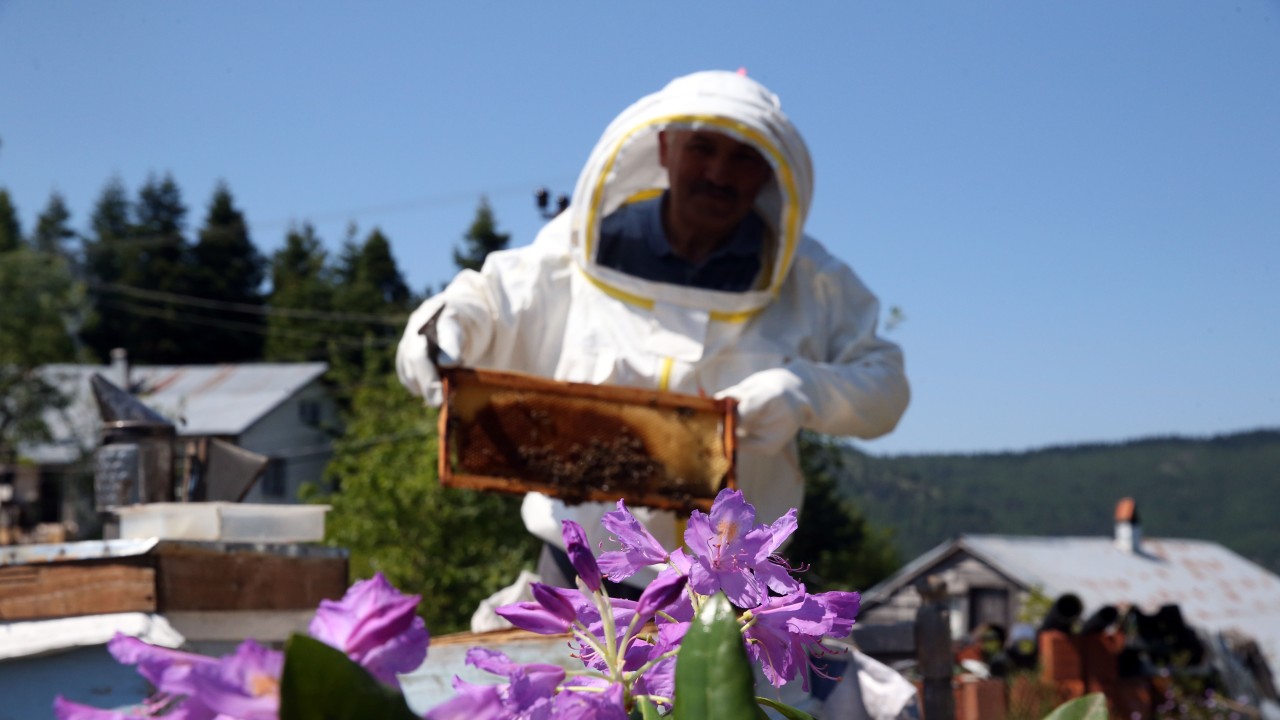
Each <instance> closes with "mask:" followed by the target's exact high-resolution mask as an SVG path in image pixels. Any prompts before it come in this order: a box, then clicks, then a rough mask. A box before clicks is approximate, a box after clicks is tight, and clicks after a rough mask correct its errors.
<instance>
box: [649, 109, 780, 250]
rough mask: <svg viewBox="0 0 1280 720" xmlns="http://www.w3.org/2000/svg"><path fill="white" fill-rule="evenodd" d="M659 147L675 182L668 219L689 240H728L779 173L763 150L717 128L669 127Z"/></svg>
mask: <svg viewBox="0 0 1280 720" xmlns="http://www.w3.org/2000/svg"><path fill="white" fill-rule="evenodd" d="M658 146H659V148H660V150H659V158H660V160H661V162H662V166H663V167H665V168H666V169H667V176H668V181H669V183H670V185H671V192H670V195H669V196H668V204H669V207H668V217H667V221H668V222H669V223H670V225H671V229H672V230H673V231H675V232H676V233H677V234H679V235H682V236H683V237H684V238H685V239H697V240H698V241H700V242H706V241H709V240H714V241H719V240H723V239H724V238H725V237H727V236H728V235H729V234H730V233H732V232H733V229H734V228H736V227H737V226H738V223H740V222H741V221H742V219H743V218H745V217H746V216H747V214H748V213H750V212H751V207H752V204H753V203H755V200H756V195H758V194H759V193H760V190H761V188H763V187H764V186H765V183H767V182H769V178H770V177H772V175H773V170H772V168H770V167H769V163H768V161H766V160H765V159H764V156H762V155H761V154H760V152H759V151H758V150H756V149H755V148H754V147H752V146H750V145H747V144H746V143H741V142H738V141H737V140H734V139H733V138H731V137H729V136H728V135H722V134H720V133H717V132H710V131H705V130H696V131H694V130H669V131H664V132H663V133H662V134H661V137H660V138H659V143H658Z"/></svg>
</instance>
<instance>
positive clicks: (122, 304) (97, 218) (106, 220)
mask: <svg viewBox="0 0 1280 720" xmlns="http://www.w3.org/2000/svg"><path fill="white" fill-rule="evenodd" d="M132 213H133V206H132V203H131V202H130V201H129V197H128V194H127V192H126V191H125V187H124V183H122V182H121V181H120V179H119V178H113V179H111V180H109V181H108V182H107V184H106V185H105V186H104V187H103V188H102V193H101V194H100V195H99V196H98V201H97V202H96V203H95V204H94V210H93V215H92V216H91V218H90V227H91V230H90V234H89V236H87V237H85V238H84V240H83V245H84V252H83V255H84V263H85V276H86V282H87V283H88V285H89V291H90V293H91V298H92V301H91V306H92V308H93V314H92V316H91V317H90V320H89V322H88V324H87V325H86V326H85V329H84V331H83V332H82V333H81V337H82V338H83V339H84V342H85V344H86V345H87V346H88V348H89V351H90V352H91V353H92V354H93V355H95V356H96V357H97V359H98V360H100V361H102V360H105V359H106V358H108V357H110V356H111V350H112V348H116V347H125V346H126V344H127V343H128V342H129V341H130V339H131V337H130V335H131V332H132V319H133V318H132V315H131V314H130V312H129V310H130V307H131V301H130V299H129V298H128V297H126V296H123V295H120V294H119V293H118V292H117V290H116V286H117V285H118V284H120V283H121V282H122V279H123V275H124V269H125V268H126V267H127V266H128V265H129V264H130V263H133V262H136V261H137V259H136V255H137V243H136V242H134V240H135V237H134V236H135V231H134V228H133V225H132V223H131V222H130V221H129V218H130V216H131V215H132Z"/></svg>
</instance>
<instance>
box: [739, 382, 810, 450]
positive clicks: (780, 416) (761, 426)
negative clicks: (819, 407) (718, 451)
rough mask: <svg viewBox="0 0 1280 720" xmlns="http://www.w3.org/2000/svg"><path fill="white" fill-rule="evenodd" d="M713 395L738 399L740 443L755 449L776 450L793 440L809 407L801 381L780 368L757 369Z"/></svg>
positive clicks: (745, 447)
mask: <svg viewBox="0 0 1280 720" xmlns="http://www.w3.org/2000/svg"><path fill="white" fill-rule="evenodd" d="M716 397H717V398H723V397H732V398H735V399H736V400H737V401H738V417H739V421H740V422H739V425H738V439H739V442H740V443H741V447H743V448H744V449H748V450H751V451H752V452H759V453H773V452H778V451H779V450H781V449H782V448H783V447H784V446H785V445H786V444H787V443H789V442H791V441H792V440H794V439H795V436H796V433H798V432H800V427H801V424H802V423H803V421H804V417H805V413H806V412H807V411H808V409H809V398H808V397H807V396H806V395H805V392H804V384H803V383H802V382H801V381H800V378H798V377H796V375H795V373H793V372H791V371H789V370H785V369H783V368H772V369H769V370H761V371H760V372H758V373H755V374H754V375H751V376H749V377H748V378H747V379H746V380H743V381H742V382H740V383H738V384H737V385H734V386H733V387H730V388H726V389H724V390H721V391H720V392H718V393H716Z"/></svg>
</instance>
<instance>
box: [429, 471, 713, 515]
mask: <svg viewBox="0 0 1280 720" xmlns="http://www.w3.org/2000/svg"><path fill="white" fill-rule="evenodd" d="M441 484H442V485H444V486H445V487H459V488H467V489H469V490H484V491H487V492H501V493H509V494H512V495H524V494H525V493H527V492H541V493H544V494H547V495H552V496H554V495H556V494H557V490H558V489H559V488H558V487H557V486H556V485H552V484H550V483H540V482H536V481H533V480H523V479H515V478H504V477H493V476H490V475H465V474H459V473H449V475H448V476H447V477H446V476H441ZM618 496H619V493H618V492H617V491H611V490H586V491H584V492H583V493H582V498H581V499H582V500H587V501H591V500H594V501H596V502H604V503H613V502H617V501H618ZM624 497H625V499H626V500H627V502H628V504H629V505H632V506H634V505H642V506H644V507H651V508H658V509H659V510H671V511H673V512H683V513H686V514H688V513H689V512H691V511H693V510H701V511H703V512H710V511H711V503H712V502H713V501H714V500H715V498H695V497H683V498H680V497H675V496H672V495H663V494H661V493H627V494H626V495H625V496H624Z"/></svg>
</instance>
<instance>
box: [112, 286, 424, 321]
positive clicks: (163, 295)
mask: <svg viewBox="0 0 1280 720" xmlns="http://www.w3.org/2000/svg"><path fill="white" fill-rule="evenodd" d="M89 289H90V290H93V291H97V292H107V293H118V294H121V295H129V296H132V297H137V298H142V299H144V300H158V301H161V302H167V303H172V304H175V305H190V306H192V307H203V308H209V309H211V310H229V311H231V312H239V313H245V314H253V315H274V316H277V317H294V318H305V319H311V320H334V321H347V322H375V323H381V324H384V325H393V326H397V327H398V326H400V325H403V324H404V323H405V322H406V321H407V320H408V319H409V314H408V313H396V314H389V315H378V314H373V313H349V312H333V311H328V310H304V309H302V308H282V307H272V306H269V305H253V304H249V303H236V302H227V301H223V300H212V299H209V298H201V297H195V296H192V295H179V294H178V293H171V292H164V291H162V290H145V289H143V288H139V287H133V286H132V285H122V284H120V283H100V282H90V283H89Z"/></svg>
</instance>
